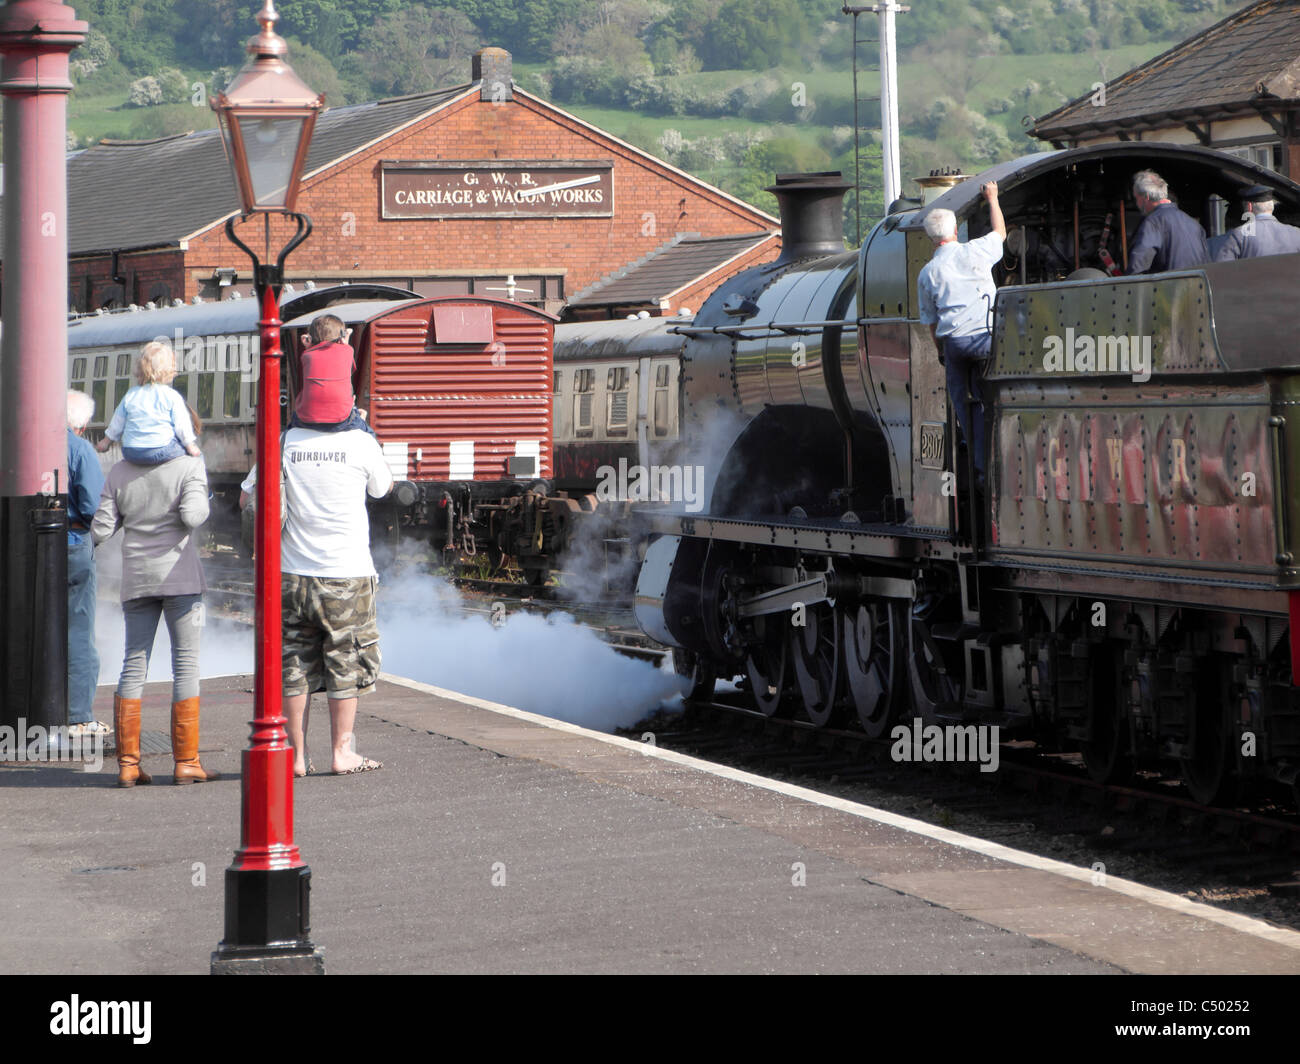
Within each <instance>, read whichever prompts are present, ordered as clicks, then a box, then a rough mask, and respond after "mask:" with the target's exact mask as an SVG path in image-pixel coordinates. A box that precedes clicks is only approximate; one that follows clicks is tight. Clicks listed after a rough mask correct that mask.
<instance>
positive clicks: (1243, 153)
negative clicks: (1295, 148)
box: [1219, 141, 1282, 172]
mask: <svg viewBox="0 0 1300 1064" xmlns="http://www.w3.org/2000/svg"><path fill="white" fill-rule="evenodd" d="M1219 151H1222V152H1226V153H1227V154H1228V155H1235V156H1236V157H1237V158H1238V159H1245V160H1246V161H1247V162H1251V163H1254V164H1255V165H1256V166H1263V167H1266V168H1267V169H1269V170H1277V171H1279V172H1280V171H1281V169H1282V145H1281V143H1280V142H1278V141H1267V142H1265V143H1263V144H1238V145H1235V146H1233V147H1231V148H1222V147H1221V148H1219Z"/></svg>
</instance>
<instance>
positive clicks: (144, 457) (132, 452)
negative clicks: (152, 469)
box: [122, 439, 189, 465]
mask: <svg viewBox="0 0 1300 1064" xmlns="http://www.w3.org/2000/svg"><path fill="white" fill-rule="evenodd" d="M183 454H189V451H187V450H186V449H185V446H184V445H183V444H182V443H181V441H180V440H176V439H173V440H172V441H171V443H165V444H163V445H162V446H161V447H123V448H122V457H123V458H125V459H126V460H127V461H128V462H134V463H135V464H136V465H162V464H163V463H164V462H170V461H171V460H172V459H173V458H179V457H180V456H181V455H183Z"/></svg>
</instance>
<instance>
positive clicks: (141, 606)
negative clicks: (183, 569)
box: [117, 595, 204, 702]
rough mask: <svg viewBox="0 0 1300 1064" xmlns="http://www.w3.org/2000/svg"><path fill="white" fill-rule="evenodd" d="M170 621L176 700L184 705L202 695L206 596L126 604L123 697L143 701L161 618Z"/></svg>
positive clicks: (119, 689) (119, 683)
mask: <svg viewBox="0 0 1300 1064" xmlns="http://www.w3.org/2000/svg"><path fill="white" fill-rule="evenodd" d="M159 615H162V616H163V618H164V619H165V620H166V621H167V635H168V636H169V637H170V638H171V644H172V701H173V702H183V701H185V699H187V698H194V697H195V696H196V695H197V694H198V693H199V637H200V636H201V635H202V633H203V621H204V613H203V596H202V595H167V596H166V597H164V598H137V599H128V600H127V601H126V602H123V603H122V616H123V618H124V619H125V621H126V657H125V658H124V659H123V661H122V676H121V678H120V679H119V680H118V681H117V695H118V697H119V698H139V697H140V695H141V694H142V693H143V691H144V684H145V677H147V676H148V674H149V655H150V653H151V652H152V651H153V638H154V633H155V632H157V631H158V617H159Z"/></svg>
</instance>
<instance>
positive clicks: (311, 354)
mask: <svg viewBox="0 0 1300 1064" xmlns="http://www.w3.org/2000/svg"><path fill="white" fill-rule="evenodd" d="M345 331H346V330H345V327H344V324H343V319H341V318H339V317H337V316H335V315H333V314H322V315H321V316H320V317H319V318H316V319H315V320H313V321H312V323H311V326H310V328H309V330H308V332H309V336H310V339H311V341H312V343H311V346H310V347H307V348H304V350H303V352H302V389H301V390H300V391H299V392H298V401H297V403H296V404H295V406H294V412H293V416H292V417H291V418H290V419H289V425H290V427H292V428H299V429H315V430H316V431H317V432H347V431H349V430H351V429H361V430H363V431H364V432H368V433H370V435H372V436H373V435H374V434H375V432H374V430H373V429H372V428H371V427H370V425H369V424H368V423H367V422H366V419H365V418H364V417H363V416H362V414H361V411H359V410H358V409H357V408H356V396H355V394H354V393H353V391H352V374H353V371H354V370H355V369H356V354H355V353H354V352H353V350H352V348H351V347H350V346H349V345H348V344H347V342H346V340H345V339H344V333H345Z"/></svg>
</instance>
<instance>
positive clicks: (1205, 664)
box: [636, 143, 1300, 803]
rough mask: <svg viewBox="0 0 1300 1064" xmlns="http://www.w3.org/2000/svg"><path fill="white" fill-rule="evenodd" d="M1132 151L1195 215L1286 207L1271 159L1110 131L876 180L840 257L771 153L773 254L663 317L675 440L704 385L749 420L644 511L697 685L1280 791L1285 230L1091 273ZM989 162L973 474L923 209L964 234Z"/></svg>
mask: <svg viewBox="0 0 1300 1064" xmlns="http://www.w3.org/2000/svg"><path fill="white" fill-rule="evenodd" d="M1147 168H1153V169H1155V170H1156V171H1158V172H1159V173H1160V174H1161V175H1162V176H1163V177H1164V178H1165V179H1166V180H1167V181H1168V182H1169V185H1170V189H1171V193H1172V195H1173V196H1174V197H1175V198H1176V199H1177V200H1178V202H1179V204H1180V206H1181V207H1182V209H1184V210H1186V211H1187V212H1188V213H1190V214H1192V215H1193V216H1194V217H1198V218H1200V219H1201V220H1202V221H1203V222H1204V224H1205V226H1206V229H1207V231H1208V232H1210V233H1211V234H1216V233H1221V232H1222V231H1223V229H1224V226H1225V224H1227V225H1232V224H1236V216H1235V212H1233V214H1232V216H1231V217H1228V212H1229V210H1230V208H1231V205H1232V204H1234V203H1235V200H1236V196H1237V193H1238V191H1239V190H1240V189H1241V188H1243V187H1245V186H1249V185H1254V184H1260V183H1262V184H1265V185H1268V186H1270V187H1272V188H1273V189H1274V190H1275V195H1276V198H1277V202H1278V207H1277V214H1278V215H1279V217H1280V218H1281V219H1282V220H1284V221H1295V220H1296V219H1297V216H1298V215H1300V186H1297V185H1295V184H1294V183H1292V182H1290V181H1289V180H1287V179H1286V178H1284V177H1281V176H1280V175H1278V174H1275V173H1272V172H1270V171H1266V170H1263V169H1261V168H1258V167H1255V166H1253V165H1251V164H1249V163H1244V162H1243V161H1242V160H1240V159H1237V158H1235V157H1232V156H1227V155H1224V154H1221V153H1218V152H1214V151H1210V150H1207V149H1201V148H1195V147H1184V146H1174V145H1167V144H1148V143H1141V144H1134V143H1123V144H1111V145H1099V146H1093V147H1088V148H1081V149H1074V150H1067V151H1057V152H1044V153H1040V154H1037V155H1032V156H1028V157H1025V158H1022V159H1018V160H1015V161H1014V162H1010V163H1006V164H1002V165H1000V166H996V167H993V168H992V169H990V170H989V171H987V172H985V173H984V174H981V175H979V176H978V177H976V178H971V179H968V180H962V181H960V182H959V183H957V184H956V185H955V186H954V187H952V188H951V189H949V190H948V191H947V192H945V193H943V194H942V195H940V196H939V197H938V198H937V199H935V200H934V201H933V202H931V203H927V204H917V203H916V202H915V201H913V202H912V203H910V204H909V203H906V202H901V203H899V204H896V205H895V210H894V212H893V213H891V214H890V215H889V216H888V217H886V218H885V219H884V220H883V221H882V222H881V223H880V224H879V225H877V226H876V227H875V229H874V230H873V231H872V232H871V234H870V235H869V236H868V238H867V240H866V241H865V242H864V244H863V246H862V248H861V249H860V250H859V251H857V252H845V251H844V250H843V245H842V243H841V242H840V240H839V238H838V220H839V201H840V196H841V195H842V193H843V191H844V190H845V186H844V185H843V183H842V182H841V181H840V180H839V177H838V175H790V176H786V177H781V178H778V182H777V185H776V186H774V188H773V191H774V192H775V193H776V195H777V197H778V199H779V200H781V202H782V220H783V226H784V228H785V235H784V241H783V247H784V251H783V254H782V257H781V259H779V260H778V261H777V262H776V263H774V264H771V265H768V266H763V267H758V268H755V269H753V270H751V271H748V272H746V273H743V274H740V275H738V276H737V277H734V278H732V279H731V280H729V281H728V282H726V283H724V284H723V285H722V286H721V287H720V288H719V289H718V291H716V292H715V293H714V294H713V295H712V296H711V297H710V299H709V300H708V301H707V302H706V304H705V305H704V307H702V308H701V310H700V312H699V314H698V315H697V316H696V318H695V320H694V321H693V322H691V323H690V324H689V325H678V326H675V327H674V328H675V329H676V332H677V333H678V334H679V335H681V336H683V337H684V341H685V342H684V346H683V353H682V361H683V379H684V382H685V384H684V397H683V414H682V432H683V437H684V439H685V440H689V439H690V438H691V437H693V436H695V437H700V436H704V435H707V432H708V424H709V421H710V416H711V414H712V412H713V411H716V410H718V409H723V410H726V411H727V412H728V415H729V416H730V417H732V418H737V419H740V420H741V421H742V422H743V423H744V426H745V427H744V429H743V431H741V432H740V434H739V436H738V437H737V438H736V439H735V442H734V443H733V444H732V445H731V447H730V448H729V449H728V450H727V451H726V453H725V454H719V455H718V457H717V459H716V468H715V469H714V470H713V473H714V474H715V475H716V483H715V487H714V489H713V492H712V495H711V498H710V499H709V500H708V504H707V505H706V506H705V508H704V511H703V512H702V513H698V514H689V513H683V512H676V513H663V512H660V513H655V514H647V515H645V516H644V517H643V521H644V525H645V527H646V530H647V533H648V536H649V539H650V541H649V545H648V547H647V549H646V552H645V558H644V561H643V564H642V567H641V571H640V575H639V579H638V588H637V600H636V608H637V615H638V620H639V621H640V623H641V626H642V627H643V629H644V630H645V631H646V632H647V633H648V634H650V635H652V636H654V637H655V638H657V639H659V640H660V641H661V642H664V643H666V644H668V645H669V646H671V647H673V648H674V656H675V660H676V661H677V663H678V667H679V670H680V671H682V672H683V673H684V674H686V675H687V676H689V677H690V678H691V680H692V681H693V684H694V687H695V690H696V693H697V694H701V693H704V692H707V691H708V690H710V689H711V687H712V685H713V682H714V679H715V677H717V676H723V675H725V676H732V675H737V674H739V675H741V676H742V677H743V679H742V684H743V686H744V687H745V688H746V689H747V691H748V693H749V697H750V699H751V700H752V702H753V704H754V705H755V706H756V707H757V708H758V709H760V710H761V711H763V712H764V713H768V714H788V713H801V714H803V715H804V716H805V717H806V718H807V719H809V720H810V721H811V722H812V723H813V724H815V725H826V724H829V723H831V722H833V721H835V720H837V719H839V718H841V717H842V716H855V717H856V718H857V720H858V721H859V722H860V724H861V726H862V727H863V728H864V729H865V730H866V731H867V732H868V734H870V735H873V736H881V735H886V734H888V733H889V732H890V731H891V730H892V727H893V726H894V725H895V724H896V723H897V722H899V721H900V720H904V719H911V718H912V717H920V718H922V719H923V720H924V721H926V722H936V723H943V722H951V723H958V722H960V723H965V724H970V723H976V724H985V725H999V726H1001V727H1002V728H1004V729H1009V730H1010V731H1011V732H1012V733H1013V734H1018V735H1022V736H1026V737H1032V738H1035V739H1036V740H1038V741H1039V742H1040V743H1041V744H1043V745H1045V746H1046V747H1048V748H1054V749H1061V750H1079V751H1082V752H1083V755H1084V758H1085V760H1086V762H1087V765H1088V767H1089V770H1090V771H1091V772H1092V774H1093V775H1094V776H1095V777H1096V778H1097V779H1100V780H1106V781H1114V780H1119V779H1123V778H1125V777H1126V776H1127V775H1128V774H1129V773H1130V772H1132V771H1133V769H1134V768H1135V766H1143V765H1145V766H1155V767H1167V768H1171V769H1173V770H1175V771H1176V772H1178V773H1180V774H1181V776H1182V778H1183V780H1184V782H1185V784H1186V786H1187V788H1188V790H1189V792H1190V793H1191V795H1192V796H1193V797H1194V798H1195V799H1196V800H1197V801H1200V802H1203V803H1212V802H1216V801H1219V800H1222V799H1224V798H1226V797H1228V796H1230V795H1231V794H1233V793H1235V792H1237V791H1238V790H1239V789H1240V788H1242V787H1246V786H1251V785H1269V786H1274V785H1277V784H1281V785H1284V786H1288V787H1294V786H1295V782H1296V777H1297V771H1298V770H1300V687H1297V686H1296V681H1297V678H1298V677H1300V610H1298V609H1297V606H1298V605H1300V602H1298V599H1300V563H1298V561H1297V554H1296V551H1297V544H1296V536H1297V534H1300V533H1297V529H1300V491H1297V490H1296V488H1295V487H1294V483H1293V479H1292V478H1293V477H1294V476H1295V471H1296V470H1297V469H1300V465H1298V464H1297V463H1300V416H1298V415H1297V413H1296V410H1297V409H1300V405H1298V404H1300V341H1298V340H1297V333H1296V329H1295V325H1294V299H1295V292H1296V291H1297V290H1298V289H1300V255H1288V256H1278V257H1274V258H1268V259H1255V260H1247V261H1243V262H1232V263H1223V264H1215V265H1206V266H1204V267H1202V268H1198V269H1195V270H1188V271H1182V272H1180V273H1168V274H1159V275H1153V276H1135V277H1108V276H1106V275H1105V274H1104V273H1101V272H1100V271H1099V270H1097V269H1094V268H1093V267H1096V266H1100V265H1101V263H1102V256H1101V255H1100V252H1101V250H1102V249H1103V241H1105V240H1106V239H1107V237H1108V236H1109V237H1110V239H1111V241H1112V243H1111V244H1110V248H1109V250H1110V251H1111V252H1112V253H1113V255H1114V258H1115V259H1121V258H1122V256H1123V253H1124V249H1123V245H1122V237H1121V234H1125V233H1127V234H1131V233H1133V232H1134V231H1135V229H1136V227H1137V225H1138V224H1139V222H1140V216H1139V214H1138V212H1137V211H1136V209H1135V208H1134V207H1133V205H1132V203H1131V201H1130V200H1129V199H1128V197H1127V193H1128V189H1129V185H1130V183H1131V180H1132V177H1133V175H1134V174H1135V173H1136V172H1137V171H1139V170H1142V169H1147ZM990 179H993V180H996V181H998V183H999V187H1000V192H1001V200H1002V206H1003V210H1004V213H1005V215H1006V219H1007V224H1008V226H1009V233H1008V239H1007V241H1006V245H1005V254H1004V258H1003V261H1002V262H1001V264H999V266H997V267H996V268H995V280H996V281H997V283H998V286H999V290H998V294H997V298H996V301H995V302H994V303H993V305H992V306H991V307H990V315H991V319H990V323H991V327H992V332H993V350H992V357H991V360H990V363H989V365H988V369H987V372H986V374H985V385H984V388H985V393H986V394H985V395H984V398H983V401H984V402H985V405H986V413H987V415H988V418H987V420H988V423H989V425H990V431H989V441H988V447H989V451H990V453H989V455H988V456H987V458H988V469H989V482H988V488H987V491H986V492H984V491H980V490H977V489H976V487H975V486H974V478H973V476H972V467H971V461H970V459H971V455H970V454H969V451H968V450H967V448H966V446H965V443H964V441H962V440H961V438H960V436H959V434H958V433H957V431H956V429H955V422H954V419H953V418H952V416H951V411H950V409H949V406H950V404H949V399H948V394H947V388H946V385H945V379H944V370H943V368H942V366H941V364H940V361H939V357H938V352H937V351H936V350H935V346H934V343H933V341H932V340H931V337H930V334H929V330H928V329H927V328H926V327H924V326H923V325H922V324H921V323H920V321H919V317H918V303H917V294H916V279H917V274H918V273H919V271H920V269H921V267H922V266H923V265H924V264H925V263H926V262H927V261H928V260H929V258H930V256H931V250H932V249H931V244H930V241H929V239H928V238H927V237H926V236H925V233H924V230H923V224H924V219H925V216H926V214H927V213H928V212H929V211H930V210H932V209H936V208H938V207H947V208H950V209H951V210H953V211H954V212H955V213H956V215H957V218H958V224H959V226H960V236H961V238H962V239H969V238H974V237H977V236H979V235H981V234H982V233H984V232H987V231H988V228H989V220H988V212H987V210H986V209H985V208H984V207H983V199H982V197H981V195H980V186H981V184H982V183H983V182H984V181H987V180H990ZM1067 355H1068V357H1067ZM684 446H688V444H684ZM1293 620H1294V621H1296V622H1297V623H1294V624H1293V623H1292V621H1293Z"/></svg>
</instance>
